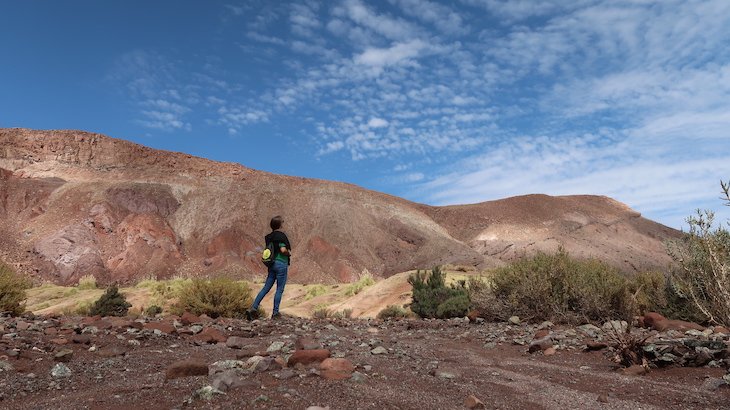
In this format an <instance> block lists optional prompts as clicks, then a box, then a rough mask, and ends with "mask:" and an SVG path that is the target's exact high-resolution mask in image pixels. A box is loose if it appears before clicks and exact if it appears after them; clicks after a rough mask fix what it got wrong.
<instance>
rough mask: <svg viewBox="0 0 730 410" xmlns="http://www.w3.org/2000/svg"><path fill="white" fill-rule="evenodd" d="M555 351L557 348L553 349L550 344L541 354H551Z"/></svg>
mask: <svg viewBox="0 0 730 410" xmlns="http://www.w3.org/2000/svg"><path fill="white" fill-rule="evenodd" d="M555 353H557V350H556V349H555V347H554V346H550V347H548V348H547V349H545V351H544V352H542V354H544V355H545V356H552V355H554V354H555Z"/></svg>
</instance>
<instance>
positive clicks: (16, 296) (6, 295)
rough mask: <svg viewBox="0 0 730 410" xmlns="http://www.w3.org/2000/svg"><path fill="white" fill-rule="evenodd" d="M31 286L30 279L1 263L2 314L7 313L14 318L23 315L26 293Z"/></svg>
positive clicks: (0, 293)
mask: <svg viewBox="0 0 730 410" xmlns="http://www.w3.org/2000/svg"><path fill="white" fill-rule="evenodd" d="M30 286H31V284H30V281H29V280H28V279H26V278H24V277H22V276H20V275H18V274H16V273H15V271H13V269H12V268H11V267H10V266H8V265H6V264H5V263H4V262H2V261H0V313H3V312H6V313H10V314H11V315H13V316H17V315H20V314H22V313H23V312H24V311H25V299H26V294H25V291H26V289H28V288H30Z"/></svg>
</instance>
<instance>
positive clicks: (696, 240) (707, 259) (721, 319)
mask: <svg viewBox="0 0 730 410" xmlns="http://www.w3.org/2000/svg"><path fill="white" fill-rule="evenodd" d="M721 187H722V191H723V194H724V200H725V202H726V203H725V205H728V206H730V181H728V182H727V183H724V182H721ZM728 222H730V221H728ZM687 223H688V224H689V233H687V235H685V236H684V237H683V238H682V239H680V240H677V241H673V242H670V243H669V244H668V251H669V254H670V255H671V256H672V258H674V260H675V261H676V262H677V263H678V264H679V268H678V269H676V270H675V271H674V272H672V280H673V281H674V285H675V286H674V290H675V291H676V293H677V295H678V296H679V297H684V298H686V299H688V300H689V301H691V302H692V304H693V305H694V307H696V308H697V310H699V312H701V314H702V316H704V318H705V319H706V320H707V321H708V322H710V323H718V324H723V325H726V326H730V231H728V229H727V228H725V227H724V226H722V225H720V226H718V227H715V226H714V213H713V212H712V211H699V210H698V211H697V215H695V216H693V217H690V218H688V219H687Z"/></svg>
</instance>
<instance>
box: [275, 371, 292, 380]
mask: <svg viewBox="0 0 730 410" xmlns="http://www.w3.org/2000/svg"><path fill="white" fill-rule="evenodd" d="M296 375H297V374H296V373H294V371H293V370H290V369H284V370H282V371H280V372H279V373H276V374H274V377H275V378H277V379H279V380H288V379H291V378H293V377H294V376H296Z"/></svg>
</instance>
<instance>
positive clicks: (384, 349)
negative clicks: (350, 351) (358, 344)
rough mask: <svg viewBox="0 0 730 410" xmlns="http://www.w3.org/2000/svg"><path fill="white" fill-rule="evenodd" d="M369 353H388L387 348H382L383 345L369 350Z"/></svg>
mask: <svg viewBox="0 0 730 410" xmlns="http://www.w3.org/2000/svg"><path fill="white" fill-rule="evenodd" d="M370 353H372V354H376V355H377V354H386V353H388V349H386V348H384V347H383V346H378V347H376V348H375V349H373V350H371V351H370Z"/></svg>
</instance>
